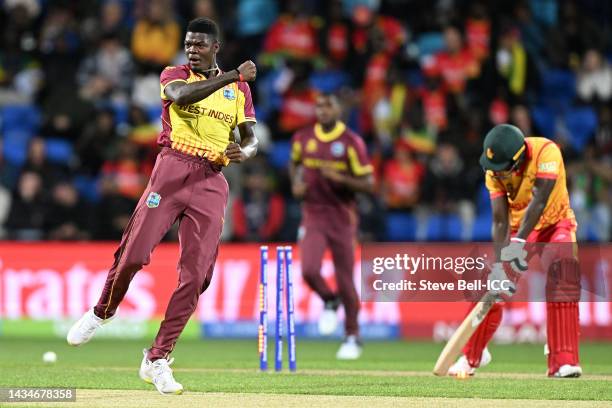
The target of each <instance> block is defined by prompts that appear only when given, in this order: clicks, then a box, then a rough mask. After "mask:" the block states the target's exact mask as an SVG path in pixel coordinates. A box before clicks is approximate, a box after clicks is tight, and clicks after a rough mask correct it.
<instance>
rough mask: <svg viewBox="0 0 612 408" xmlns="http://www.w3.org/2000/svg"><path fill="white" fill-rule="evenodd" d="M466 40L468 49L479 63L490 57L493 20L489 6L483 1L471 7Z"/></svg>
mask: <svg viewBox="0 0 612 408" xmlns="http://www.w3.org/2000/svg"><path fill="white" fill-rule="evenodd" d="M465 39H466V43H467V47H468V49H469V50H470V52H471V54H472V55H473V56H474V57H475V58H476V59H477V60H478V61H483V60H484V59H486V58H487V57H488V56H489V47H490V44H491V19H490V18H489V14H488V10H487V6H486V4H485V3H484V2H482V1H475V2H473V3H472V4H471V5H470V14H469V16H468V18H467V20H466V22H465Z"/></svg>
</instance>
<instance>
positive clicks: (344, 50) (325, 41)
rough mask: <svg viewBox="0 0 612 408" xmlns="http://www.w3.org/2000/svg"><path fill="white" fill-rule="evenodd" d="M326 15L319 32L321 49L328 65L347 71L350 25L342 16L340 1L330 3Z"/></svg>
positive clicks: (333, 0) (349, 53)
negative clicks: (323, 24)
mask: <svg viewBox="0 0 612 408" xmlns="http://www.w3.org/2000/svg"><path fill="white" fill-rule="evenodd" d="M327 15H328V16H327V18H326V19H325V26H324V27H323V28H322V30H321V36H320V37H321V44H322V45H321V49H322V50H323V53H324V54H325V56H326V57H327V60H328V64H329V65H331V66H332V67H334V68H338V69H342V68H345V69H347V68H348V63H349V61H350V57H351V53H352V44H351V24H350V21H348V19H347V18H346V17H345V16H344V14H343V10H342V0H332V1H330V2H329V3H328V7H327Z"/></svg>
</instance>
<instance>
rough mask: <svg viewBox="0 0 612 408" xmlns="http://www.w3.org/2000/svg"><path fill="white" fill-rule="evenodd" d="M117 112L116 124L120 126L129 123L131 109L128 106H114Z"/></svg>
mask: <svg viewBox="0 0 612 408" xmlns="http://www.w3.org/2000/svg"><path fill="white" fill-rule="evenodd" d="M112 108H113V111H114V112H115V123H116V124H118V125H124V124H127V123H128V118H129V113H130V112H129V109H128V107H127V106H126V105H120V104H115V105H113V106H112Z"/></svg>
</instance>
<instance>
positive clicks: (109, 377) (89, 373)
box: [0, 337, 612, 401]
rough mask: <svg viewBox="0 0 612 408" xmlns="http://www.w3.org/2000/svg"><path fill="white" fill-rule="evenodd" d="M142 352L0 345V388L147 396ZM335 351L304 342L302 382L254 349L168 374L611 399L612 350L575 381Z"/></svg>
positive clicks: (184, 353) (282, 388) (208, 354)
mask: <svg viewBox="0 0 612 408" xmlns="http://www.w3.org/2000/svg"><path fill="white" fill-rule="evenodd" d="M146 345H147V344H146V342H143V341H138V340H129V341H127V340H126V341H121V340H110V339H95V340H93V341H92V342H91V343H89V344H86V345H84V346H83V347H81V348H72V347H69V346H68V345H66V344H65V343H64V342H63V340H61V339H41V338H27V339H20V338H10V339H9V338H1V337H0V373H1V374H0V387H8V386H36V387H51V386H56V387H75V388H89V389H98V388H99V389H122V390H124V389H133V390H152V386H150V385H148V384H145V383H144V382H142V381H141V380H140V379H139V378H138V375H137V370H138V367H139V364H140V360H141V358H142V353H141V351H142V348H143V346H146ZM337 347H338V344H337V343H335V342H332V341H329V342H310V341H301V342H299V343H298V349H297V353H298V373H294V374H289V373H287V372H285V373H283V374H275V373H260V372H258V371H257V367H258V357H257V351H256V348H257V345H256V342H255V341H254V340H253V341H232V340H228V341H212V340H184V341H181V342H179V344H178V345H177V347H176V350H175V352H174V353H173V356H174V357H175V359H176V362H175V363H174V366H173V367H174V368H175V377H176V378H177V380H179V381H180V382H182V383H183V385H184V386H185V388H186V389H187V390H189V391H201V392H224V393H270V394H318V395H363V396H395V397H451V398H457V397H463V398H501V399H506V398H511V399H540V400H608V401H609V400H612V345H610V344H609V343H608V344H604V343H589V344H583V346H582V366H583V369H584V372H585V374H586V375H585V376H584V377H583V378H580V379H549V378H546V377H545V375H544V372H545V369H546V365H545V359H544V356H543V352H542V346H541V345H512V346H492V347H491V352H492V354H493V363H492V364H491V365H490V366H489V367H486V368H483V369H482V370H480V371H479V373H478V374H479V375H477V376H476V377H474V378H471V379H468V380H456V379H453V378H437V377H434V376H433V375H432V374H430V373H431V369H432V367H433V364H434V361H435V360H436V358H437V356H438V353H439V352H440V350H441V348H442V345H441V344H433V343H416V342H415V343H411V342H372V343H367V344H366V345H365V351H364V354H363V357H362V359H360V360H359V361H355V362H339V361H336V360H335V358H334V355H335V352H336V349H337ZM49 350H52V351H55V352H56V353H57V355H58V362H57V363H56V364H53V365H48V364H44V363H43V362H42V354H43V353H44V352H45V351H49ZM272 356H273V353H272V347H270V357H272ZM271 363H272V364H270V365H271V366H272V365H273V362H272V361H271ZM285 368H286V362H285Z"/></svg>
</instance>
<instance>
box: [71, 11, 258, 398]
mask: <svg viewBox="0 0 612 408" xmlns="http://www.w3.org/2000/svg"><path fill="white" fill-rule="evenodd" d="M184 45H185V54H186V55H187V58H188V60H189V63H188V64H185V65H180V66H176V67H167V68H166V69H164V71H163V72H162V73H161V76H160V86H161V99H162V104H163V112H162V123H163V129H162V131H161V133H160V135H159V138H158V144H159V145H161V146H162V149H161V152H160V153H159V154H158V156H157V161H156V163H155V168H154V169H153V174H152V175H151V178H150V180H149V184H148V186H147V189H146V190H145V192H144V193H143V195H142V197H141V199H140V201H139V202H138V205H137V206H136V209H135V210H134V213H133V215H132V218H131V219H130V222H129V223H128V225H127V227H126V229H125V231H124V233H123V238H122V239H121V244H120V245H119V249H118V250H117V252H115V262H114V264H113V266H112V267H111V269H110V271H109V273H108V277H107V279H106V283H105V285H104V289H103V291H102V294H101V296H100V299H99V301H98V303H97V304H96V305H95V307H94V308H93V309H91V310H89V311H88V312H87V313H85V315H83V317H81V319H80V320H79V321H77V322H76V323H75V324H74V326H72V328H71V329H70V331H69V332H68V336H67V340H68V343H69V344H71V345H73V346H79V345H81V344H83V343H86V342H88V341H89V340H90V339H91V338H92V337H93V335H94V333H95V332H96V330H97V329H98V328H99V327H100V326H102V325H103V324H106V323H108V322H109V321H110V320H112V319H113V318H114V317H115V316H116V311H117V307H118V306H119V303H121V300H122V299H123V297H124V296H125V293H126V292H127V290H128V286H129V284H130V281H131V280H132V278H133V277H134V275H135V274H136V272H138V271H139V270H140V269H141V268H142V266H143V265H147V264H148V263H149V259H150V256H151V252H152V251H153V249H154V248H155V246H156V245H157V244H158V243H159V241H160V240H161V239H162V238H163V236H164V235H165V234H166V232H167V231H168V229H169V228H170V227H171V226H172V224H174V222H175V221H178V222H179V242H180V251H181V253H180V259H179V263H178V267H177V269H178V274H179V283H178V286H177V288H176V289H175V291H174V293H173V294H172V297H171V298H170V302H169V303H168V308H167V309H166V315H165V318H164V321H163V322H162V323H161V326H160V328H159V332H158V333H157V337H156V338H155V341H154V342H153V345H152V346H151V348H149V349H148V350H147V349H145V350H143V354H144V357H143V359H142V363H141V366H140V372H139V374H140V377H141V378H142V379H143V380H144V381H146V382H148V383H153V384H154V385H155V387H156V388H157V390H158V391H159V392H160V393H162V394H180V393H181V392H182V391H183V386H182V385H181V384H179V383H178V382H176V381H175V380H174V377H173V375H172V370H171V369H170V367H169V366H170V364H171V363H172V361H173V359H170V360H168V356H169V354H170V353H171V352H172V350H173V349H174V346H175V344H176V341H177V339H178V337H179V335H180V334H181V332H182V331H183V328H184V327H185V324H186V323H187V321H188V320H189V317H190V316H191V315H192V313H193V311H194V310H195V308H196V305H197V304H198V298H199V296H200V294H201V293H202V292H204V291H205V290H206V288H207V287H208V285H210V281H211V279H212V273H213V268H214V265H215V259H216V258H217V252H218V249H219V238H220V236H221V230H222V228H223V217H224V212H225V207H226V204H227V197H228V185H227V181H226V180H225V177H224V176H223V174H222V173H221V168H222V167H223V166H227V165H228V164H229V163H241V162H243V161H245V160H247V159H248V158H250V157H253V156H254V155H255V153H256V152H257V139H256V138H255V135H254V133H253V125H254V124H255V112H254V110H253V102H252V100H251V91H250V90H249V86H248V85H247V83H246V82H245V81H253V80H255V76H256V73H257V70H256V67H255V64H253V63H252V62H251V61H246V62H244V63H243V64H241V65H240V66H239V67H238V69H234V70H232V71H229V72H222V71H221V70H220V69H219V67H218V65H217V61H216V54H217V52H218V51H219V47H220V41H219V29H218V28H217V25H216V23H215V22H214V21H212V20H209V19H206V18H198V19H195V20H193V21H191V22H190V23H189V25H188V27H187V34H186V35H185V43H184ZM236 126H238V129H239V131H240V140H241V143H240V144H238V143H234V142H233V141H232V140H231V134H232V130H233V129H234V128H235V127H236Z"/></svg>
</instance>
